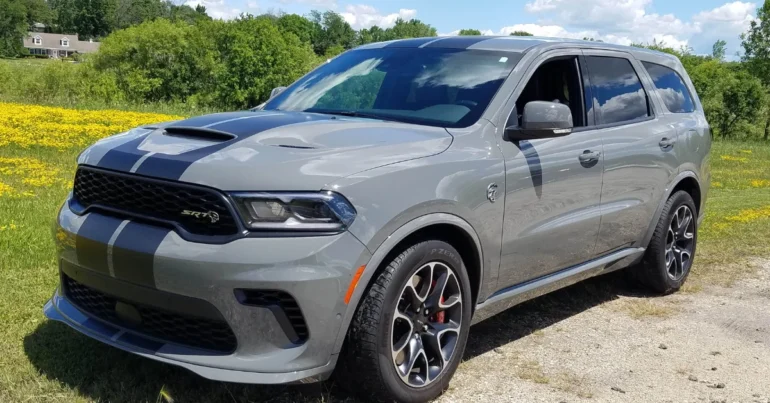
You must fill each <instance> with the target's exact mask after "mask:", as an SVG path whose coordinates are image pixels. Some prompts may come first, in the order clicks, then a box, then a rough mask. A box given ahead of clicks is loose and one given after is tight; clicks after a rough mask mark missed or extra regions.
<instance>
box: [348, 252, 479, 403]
mask: <svg viewBox="0 0 770 403" xmlns="http://www.w3.org/2000/svg"><path fill="white" fill-rule="evenodd" d="M431 265H432V266H431ZM446 269H449V270H446ZM429 270H430V271H429ZM449 271H451V272H452V274H454V279H456V280H457V282H456V283H455V282H453V281H452V278H453V276H451V275H449V274H446V273H449ZM429 272H430V273H431V274H430V278H432V279H433V281H430V282H427V281H426V280H423V279H426V278H428V276H429V275H428V273H429ZM415 279H418V280H415ZM442 279H446V281H444V280H442ZM429 283H430V284H429ZM410 284H413V286H411V288H410V287H409V285H410ZM440 284H445V286H444V287H443V288H441V289H442V291H441V292H439V293H438V295H439V296H438V297H436V294H435V290H437V289H439V285H440ZM426 286H429V289H428V291H427V292H423V290H424V289H425V287H426ZM415 293H421V294H424V295H425V296H426V298H425V301H424V304H422V305H420V306H421V307H424V309H423V308H420V309H419V311H420V312H415V311H416V310H417V308H414V306H416V305H417V302H414V301H419V299H415V298H419V296H415V295H416V294H415ZM458 293H459V294H460V295H459V297H458V295H457V294H458ZM457 300H459V301H460V304H459V305H460V306H459V307H458V304H457V302H456V301H457ZM431 301H433V302H431ZM435 301H440V302H439V303H438V306H439V308H436V309H442V308H440V307H441V306H445V305H449V304H452V305H451V307H449V308H446V309H445V310H444V311H442V312H443V314H438V313H433V314H431V315H432V316H427V315H426V314H427V312H428V311H430V310H429V309H428V307H434V306H436V304H435V303H434V302H435ZM471 304H472V298H471V290H470V282H469V280H468V274H467V271H466V269H465V266H464V265H463V262H462V259H461V257H460V254H459V253H458V252H457V250H455V248H453V247H452V246H451V245H449V244H448V243H446V242H443V241H438V240H428V241H422V242H419V243H417V244H415V245H412V246H410V247H408V248H407V249H405V250H404V251H403V252H401V253H400V254H399V255H398V256H396V257H395V258H393V259H392V260H391V261H390V262H389V263H388V264H387V266H385V267H383V268H382V269H380V271H379V272H378V273H377V274H375V278H374V281H373V282H372V283H371V285H370V286H369V288H368V289H367V291H366V293H365V294H364V295H363V297H362V300H361V303H360V304H359V306H358V308H357V310H356V313H355V315H354V317H353V320H352V322H351V325H350V328H349V330H348V334H347V338H346V340H345V346H344V348H343V351H342V353H341V356H340V361H339V364H338V369H339V371H338V372H337V376H336V378H337V381H338V382H339V383H340V384H342V386H343V387H345V388H346V389H348V390H350V391H351V392H353V393H355V394H357V395H359V396H361V397H363V398H364V399H365V400H367V401H372V400H375V401H388V402H392V401H399V402H426V401H429V400H431V399H434V398H436V397H437V396H439V395H440V394H441V393H443V392H444V391H445V390H446V389H447V387H448V386H449V381H450V379H451V378H452V375H454V372H455V370H456V369H457V366H458V365H459V364H460V361H461V359H462V355H463V352H464V350H465V343H466V341H467V339H468V329H469V328H470V322H471V315H472V309H471ZM397 309H398V312H405V313H404V314H397V313H396V312H397V311H396V310H397ZM434 311H435V309H434ZM407 315H411V316H410V317H409V318H407ZM458 317H459V318H460V320H459V324H456V322H457V318H458ZM420 320H422V322H418V321H420ZM422 323H426V325H425V326H422V327H420V326H419V325H420V324H422ZM455 324H456V326H455ZM434 327H435V328H434ZM419 328H421V329H423V330H424V331H425V333H422V334H417V336H415V335H414V334H413V333H410V332H411V331H412V330H417V331H418V333H419V332H422V331H421V330H420V329H419ZM409 329H412V330H409ZM426 329H427V330H426ZM441 329H444V330H441ZM448 329H451V330H448ZM412 339H414V341H413V340H412ZM418 339H419V340H420V342H419V345H420V346H422V347H423V348H424V350H422V351H424V355H421V354H419V353H418V354H414V355H413V356H414V357H417V358H416V360H415V361H413V362H414V368H416V370H415V371H417V372H419V375H418V374H417V373H412V374H411V375H409V373H410V371H402V370H401V368H406V366H408V365H409V357H410V356H411V354H410V352H411V351H418V350H416V349H412V346H413V345H418V341H417V340H418ZM423 340H424V342H423ZM435 340H439V341H438V343H439V348H438V349H436V348H434V347H431V346H432V345H435V344H433V343H435ZM442 341H443V343H444V346H443V347H442V344H440V343H442ZM402 345H403V346H404V349H403V350H401V349H399V348H398V347H400V346H402ZM452 345H453V348H452V349H451V353H448V355H449V357H448V359H446V357H444V360H441V358H440V357H441V356H439V355H437V350H440V349H448V347H447V346H452ZM394 350H396V351H400V352H399V353H394V352H393V351H394ZM423 358H425V359H424V360H423ZM429 360H433V361H432V362H433V363H434V365H437V364H443V365H442V366H441V368H440V371H438V372H436V371H435V369H434V370H433V371H431V370H430V369H429V365H428V364H427V363H428V361H429ZM399 362H400V364H399ZM423 363H424V364H425V365H422V364H423ZM397 366H398V368H397ZM423 367H424V368H425V370H424V371H423V370H422V368H423ZM399 371H402V372H401V373H399ZM404 372H406V373H407V376H406V378H404V377H403V374H404ZM431 374H432V375H431ZM420 381H423V384H420Z"/></svg>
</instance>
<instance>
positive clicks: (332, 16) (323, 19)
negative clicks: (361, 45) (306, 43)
mask: <svg viewBox="0 0 770 403" xmlns="http://www.w3.org/2000/svg"><path fill="white" fill-rule="evenodd" d="M310 21H311V22H312V23H313V24H314V27H315V32H314V34H313V37H312V38H313V49H314V50H315V53H316V54H317V55H325V54H326V51H327V50H328V49H329V48H331V47H334V46H342V48H344V49H350V48H352V47H353V45H355V43H356V31H354V30H353V28H351V27H350V24H348V23H347V22H346V21H345V19H344V18H342V16H341V15H339V14H337V13H335V12H334V11H326V12H324V13H321V12H320V11H316V10H313V11H311V12H310Z"/></svg>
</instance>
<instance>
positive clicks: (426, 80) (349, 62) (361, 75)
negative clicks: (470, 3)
mask: <svg viewBox="0 0 770 403" xmlns="http://www.w3.org/2000/svg"><path fill="white" fill-rule="evenodd" d="M519 59H521V55H520V54H518V53H511V52H497V51H494V52H493V51H482V50H465V49H442V48H422V49H418V48H387V47H385V48H379V49H362V50H354V51H350V52H347V53H344V54H342V55H340V56H339V57H337V58H335V59H333V60H331V61H329V62H328V63H326V64H324V65H322V66H321V67H319V68H318V69H316V70H314V71H312V72H311V73H310V74H308V75H307V76H305V77H303V78H302V79H300V80H299V81H297V82H296V83H294V84H293V85H292V86H291V87H289V88H288V89H286V90H285V91H283V92H282V93H280V94H279V95H278V96H276V97H275V98H273V99H272V100H270V101H268V102H267V104H265V106H264V108H263V109H264V110H282V111H303V112H318V113H330V114H340V115H347V116H360V117H369V118H378V119H384V120H395V121H403V122H409V123H417V124H424V125H431V126H441V127H467V126H470V125H472V124H473V123H475V122H476V121H477V120H478V119H479V118H480V117H481V114H482V113H484V110H485V109H486V108H487V105H489V102H490V101H491V100H492V97H494V95H495V93H496V92H497V90H498V89H499V88H500V85H501V84H502V83H503V80H505V78H506V77H508V75H509V74H510V73H511V70H513V68H514V66H515V65H516V63H517V62H518V61H519Z"/></svg>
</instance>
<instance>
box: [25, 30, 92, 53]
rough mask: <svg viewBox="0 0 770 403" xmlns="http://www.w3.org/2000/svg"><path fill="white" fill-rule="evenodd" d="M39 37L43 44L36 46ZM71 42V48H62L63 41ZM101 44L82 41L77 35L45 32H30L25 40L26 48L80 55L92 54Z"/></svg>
mask: <svg viewBox="0 0 770 403" xmlns="http://www.w3.org/2000/svg"><path fill="white" fill-rule="evenodd" d="M36 37H39V38H40V41H41V44H40V45H35V41H34V38H36ZM65 38H66V39H68V40H69V46H62V45H61V42H60V41H61V40H62V39H65ZM99 45H100V44H99V42H89V41H81V40H80V38H78V36H77V35H75V34H72V35H70V34H48V33H44V32H28V33H27V36H26V37H25V38H24V47H25V48H40V49H55V50H68V51H73V52H80V53H92V52H96V51H97V50H99Z"/></svg>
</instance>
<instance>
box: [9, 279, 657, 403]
mask: <svg viewBox="0 0 770 403" xmlns="http://www.w3.org/2000/svg"><path fill="white" fill-rule="evenodd" d="M619 296H648V295H645V294H644V293H643V292H641V291H639V290H636V289H634V288H633V287H631V286H629V285H628V283H627V282H626V281H625V279H624V276H623V275H622V273H611V274H608V275H606V276H600V277H597V278H593V279H589V280H587V281H584V282H582V283H579V284H576V285H573V286H571V287H568V288H565V289H562V290H559V291H556V292H554V293H552V294H549V295H546V296H543V297H540V298H536V299H534V300H532V301H529V302H526V303H523V304H521V305H518V306H516V307H514V308H511V309H509V310H508V311H505V312H503V313H501V314H499V315H497V316H494V317H492V318H490V319H487V320H486V321H483V322H481V323H479V324H477V325H475V326H473V327H472V328H471V331H470V336H469V340H468V345H467V348H466V351H465V356H464V357H463V358H464V360H469V359H472V358H474V357H476V356H478V355H481V354H484V353H486V352H488V351H491V350H493V349H495V348H497V347H500V346H503V345H506V344H508V343H511V342H513V341H516V340H518V339H520V338H522V337H525V336H527V335H529V334H531V333H532V332H534V331H536V330H539V329H545V328H548V327H550V326H553V325H554V324H556V323H559V322H561V321H563V320H565V319H567V318H569V317H572V316H574V315H577V314H579V313H581V312H584V311H586V310H588V309H591V308H593V307H595V306H598V305H601V304H603V303H605V302H608V301H611V300H614V299H616V298H618V297H619ZM24 350H25V352H26V354H27V357H28V358H29V360H30V362H31V363H32V364H33V365H34V367H35V368H36V369H37V370H38V371H39V372H40V373H41V374H43V375H44V376H46V377H48V378H50V379H52V380H56V381H58V382H61V383H62V384H64V385H66V386H67V387H68V388H70V389H73V390H76V391H77V392H78V393H79V394H80V395H82V396H84V397H87V398H90V399H93V400H96V401H110V402H138V401H141V402H152V401H156V402H164V401H171V400H170V399H168V398H166V397H165V396H170V397H171V398H172V399H173V401H174V402H176V403H179V402H276V403H283V402H320V401H322V402H357V401H359V400H356V399H354V398H353V397H351V396H349V395H347V394H346V393H345V392H343V391H342V390H340V388H338V387H336V386H335V385H334V382H333V381H327V382H324V383H315V384H308V385H280V386H272V385H243V384H232V383H226V382H216V381H209V380H206V379H204V378H201V377H199V376H197V375H195V374H193V373H191V372H189V371H187V370H184V369H182V368H178V367H175V366H173V365H167V364H163V363H159V362H155V361H152V360H148V359H146V358H142V357H139V356H135V355H133V354H130V353H127V352H124V351H122V350H119V349H116V348H112V347H109V346H107V345H104V344H102V343H100V342H97V341H95V340H92V339H90V338H88V337H86V336H83V335H81V334H80V333H78V332H76V331H73V330H72V329H70V328H69V327H67V326H66V325H64V324H62V323H59V322H54V321H46V322H43V323H42V324H40V325H39V326H38V327H37V329H36V330H35V331H34V332H32V333H31V334H29V335H28V336H26V337H25V338H24Z"/></svg>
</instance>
